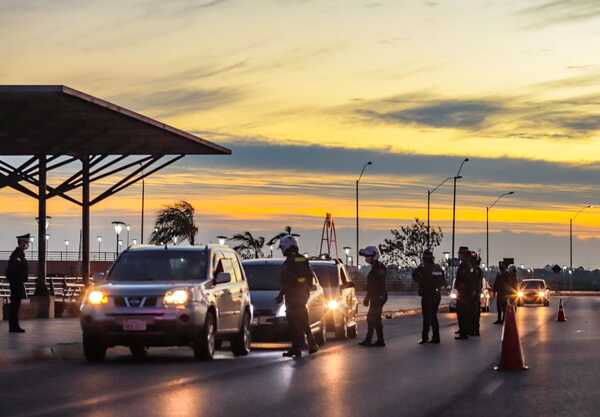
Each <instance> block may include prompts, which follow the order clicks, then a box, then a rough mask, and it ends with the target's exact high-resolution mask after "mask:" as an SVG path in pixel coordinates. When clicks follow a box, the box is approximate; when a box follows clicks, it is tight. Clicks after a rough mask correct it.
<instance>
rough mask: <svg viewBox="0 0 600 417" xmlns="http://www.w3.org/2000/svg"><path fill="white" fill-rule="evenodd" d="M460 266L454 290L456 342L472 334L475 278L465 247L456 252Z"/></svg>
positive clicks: (469, 254) (470, 258)
mask: <svg viewBox="0 0 600 417" xmlns="http://www.w3.org/2000/svg"><path fill="white" fill-rule="evenodd" d="M458 256H459V258H460V261H461V262H460V265H459V267H458V271H457V272H456V283H455V288H456V291H457V292H458V295H457V299H456V310H457V313H458V335H457V336H456V337H455V339H456V340H466V339H468V338H469V335H470V334H472V333H473V304H474V302H473V298H474V296H475V278H474V275H475V274H474V268H473V260H472V257H471V252H469V248H468V247H466V246H461V247H460V248H459V250H458Z"/></svg>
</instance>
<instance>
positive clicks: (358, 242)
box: [356, 161, 373, 266]
mask: <svg viewBox="0 0 600 417" xmlns="http://www.w3.org/2000/svg"><path fill="white" fill-rule="evenodd" d="M369 165H373V162H371V161H369V162H367V163H366V164H364V165H363V168H362V170H361V171H360V175H359V176H358V179H357V180H356V266H358V260H359V259H360V258H359V257H358V256H359V255H358V251H359V250H360V227H359V216H358V184H359V183H360V180H361V179H362V177H363V175H364V174H365V171H366V170H367V167H368V166H369Z"/></svg>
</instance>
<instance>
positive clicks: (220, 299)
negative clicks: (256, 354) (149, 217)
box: [81, 245, 252, 361]
mask: <svg viewBox="0 0 600 417" xmlns="http://www.w3.org/2000/svg"><path fill="white" fill-rule="evenodd" d="M251 322H252V308H251V304H250V290H249V288H248V283H247V281H246V276H245V274H244V271H243V269H242V268H241V260H240V258H239V257H238V255H237V254H236V253H235V252H234V251H233V250H232V249H230V248H228V247H226V246H222V245H209V246H201V247H199V246H194V247H188V248H180V247H167V246H136V247H132V248H129V249H127V250H125V251H124V252H123V253H122V254H121V255H120V256H119V258H118V259H117V260H116V261H115V263H114V264H113V266H112V268H111V269H110V271H109V272H108V274H107V276H106V277H104V279H103V282H101V283H100V284H99V285H95V286H94V287H92V288H91V289H90V290H88V291H87V293H86V295H85V297H84V300H83V304H82V306H81V329H82V331H83V351H84V354H85V357H86V359H87V360H88V361H102V360H103V359H104V357H105V355H106V350H107V348H110V347H113V346H117V345H123V346H128V347H129V348H130V350H131V353H132V354H133V355H134V356H137V357H143V356H144V355H145V354H146V350H147V348H148V347H150V346H191V347H192V349H193V351H194V355H195V357H196V358H198V359H202V360H210V359H212V357H213V355H214V351H215V346H216V344H217V343H219V342H220V341H222V340H229V341H230V342H231V350H232V352H233V354H234V355H236V356H239V355H246V354H248V352H250V345H251V333H250V324H251Z"/></svg>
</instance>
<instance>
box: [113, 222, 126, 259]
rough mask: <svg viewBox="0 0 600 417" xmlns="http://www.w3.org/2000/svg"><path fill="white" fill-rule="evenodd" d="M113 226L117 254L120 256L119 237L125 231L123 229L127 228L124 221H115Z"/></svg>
mask: <svg viewBox="0 0 600 417" xmlns="http://www.w3.org/2000/svg"><path fill="white" fill-rule="evenodd" d="M112 225H113V226H114V228H115V238H116V243H115V245H116V246H115V252H116V253H117V255H118V254H119V235H120V234H121V232H122V231H123V228H124V227H125V223H123V222H122V221H114V222H112Z"/></svg>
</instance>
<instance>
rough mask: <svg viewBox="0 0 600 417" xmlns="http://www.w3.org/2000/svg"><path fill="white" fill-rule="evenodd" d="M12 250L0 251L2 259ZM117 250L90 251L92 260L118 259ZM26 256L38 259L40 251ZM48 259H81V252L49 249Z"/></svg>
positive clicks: (29, 251)
mask: <svg viewBox="0 0 600 417" xmlns="http://www.w3.org/2000/svg"><path fill="white" fill-rule="evenodd" d="M11 253H12V251H8V250H3V251H0V260H2V261H6V260H8V258H9V257H10V254H11ZM117 256H118V255H117V253H116V252H90V261H114V260H115V259H117ZM25 257H26V258H27V259H28V260H30V261H37V260H38V252H37V251H31V250H28V251H26V252H25ZM46 260H47V261H76V262H80V261H81V254H80V253H79V252H75V251H73V252H71V251H47V252H46Z"/></svg>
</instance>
